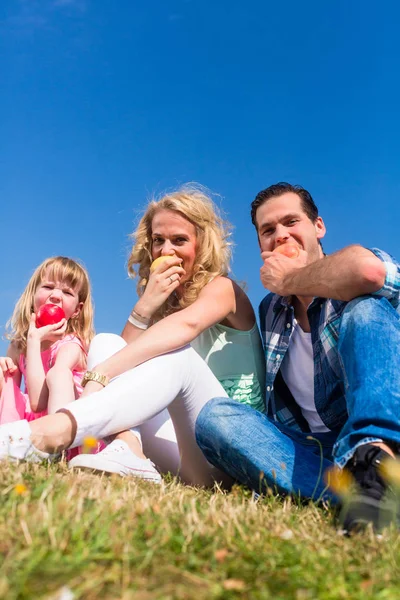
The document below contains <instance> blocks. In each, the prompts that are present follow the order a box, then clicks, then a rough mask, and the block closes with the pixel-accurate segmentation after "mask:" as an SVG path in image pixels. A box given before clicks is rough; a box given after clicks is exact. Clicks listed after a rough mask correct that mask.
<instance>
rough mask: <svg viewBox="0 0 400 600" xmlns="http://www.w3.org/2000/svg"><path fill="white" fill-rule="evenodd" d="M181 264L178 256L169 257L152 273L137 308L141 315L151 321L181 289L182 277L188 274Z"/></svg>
mask: <svg viewBox="0 0 400 600" xmlns="http://www.w3.org/2000/svg"><path fill="white" fill-rule="evenodd" d="M181 263H182V259H181V258H179V257H178V256H176V255H174V256H168V260H165V261H163V262H162V263H161V264H159V265H158V266H157V267H156V268H155V269H154V271H153V272H152V273H150V276H149V280H148V282H147V285H146V289H145V291H144V294H143V296H142V297H141V298H140V299H139V300H138V302H137V304H136V306H135V309H137V312H138V313H139V314H140V315H142V316H143V317H147V318H149V319H151V317H152V316H153V315H154V313H155V312H156V311H157V310H158V309H159V308H160V307H161V306H162V305H163V304H164V302H165V301H166V300H167V298H168V297H169V296H170V295H171V294H172V292H174V291H175V290H176V288H178V287H179V285H180V282H181V279H182V276H183V275H185V273H186V271H185V269H183V267H181V266H180V265H181Z"/></svg>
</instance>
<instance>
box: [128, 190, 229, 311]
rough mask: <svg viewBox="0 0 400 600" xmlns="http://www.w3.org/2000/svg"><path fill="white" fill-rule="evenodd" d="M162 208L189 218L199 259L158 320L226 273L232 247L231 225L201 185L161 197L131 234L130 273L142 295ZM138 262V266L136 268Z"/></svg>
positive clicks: (152, 203) (149, 208)
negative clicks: (155, 225) (155, 224)
mask: <svg viewBox="0 0 400 600" xmlns="http://www.w3.org/2000/svg"><path fill="white" fill-rule="evenodd" d="M159 210H172V211H174V212H177V213H179V214H180V215H181V216H182V217H184V218H185V219H187V220H188V221H190V223H192V224H193V225H194V227H195V230H196V259H195V264H194V267H193V274H192V277H191V279H190V280H189V281H187V282H186V283H185V285H184V291H183V294H182V295H181V296H180V297H179V298H178V297H177V296H176V295H175V294H171V296H170V297H169V298H168V300H167V301H166V302H165V303H164V305H163V306H162V307H161V308H160V310H159V311H157V313H156V315H154V316H153V320H158V319H160V318H163V317H165V316H166V315H168V314H170V313H172V312H175V311H177V310H180V309H181V308H185V307H186V306H189V305H190V304H192V303H193V302H194V301H195V300H196V299H197V297H198V295H199V293H200V291H201V290H202V289H203V287H204V286H205V285H207V283H209V282H210V281H211V280H212V279H213V278H214V277H218V276H219V275H224V276H226V275H227V274H228V271H229V263H230V260H231V255H232V250H231V246H232V244H231V242H229V236H230V234H231V229H232V226H231V225H230V224H229V223H228V222H227V221H225V220H224V219H223V218H222V216H221V214H220V211H219V210H218V208H217V206H216V205H215V204H214V202H213V201H212V200H211V198H210V197H209V195H207V193H206V191H205V190H204V189H203V188H202V187H200V186H194V185H189V184H187V185H185V186H183V187H182V188H180V189H179V190H177V191H175V192H171V193H169V194H166V195H165V196H163V197H162V198H160V199H159V200H152V201H150V202H149V204H148V206H147V208H146V210H145V213H144V215H143V217H142V218H141V220H140V222H139V225H138V227H137V229H136V231H134V232H133V233H132V236H131V237H132V238H133V242H134V244H133V248H132V251H131V254H130V256H129V260H128V273H129V276H130V277H132V278H134V277H136V276H139V281H138V285H137V293H138V295H139V296H141V295H142V294H143V292H144V290H145V288H146V284H147V280H148V278H149V273H150V265H151V263H152V260H153V259H152V254H151V250H152V221H153V218H154V215H155V214H156V212H157V211H159ZM135 265H139V266H138V268H137V269H135V268H134V267H135Z"/></svg>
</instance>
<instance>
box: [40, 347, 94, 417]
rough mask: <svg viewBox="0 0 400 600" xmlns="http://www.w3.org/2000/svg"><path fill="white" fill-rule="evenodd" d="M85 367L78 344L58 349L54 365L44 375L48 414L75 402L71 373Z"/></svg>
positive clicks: (82, 354) (84, 360) (83, 357)
mask: <svg viewBox="0 0 400 600" xmlns="http://www.w3.org/2000/svg"><path fill="white" fill-rule="evenodd" d="M85 367H86V359H85V356H84V353H83V350H82V349H81V348H80V346H79V345H78V344H76V343H74V342H71V343H66V344H65V345H63V346H62V347H61V348H60V349H59V351H58V352H57V355H56V358H55V362H54V365H53V366H52V368H51V369H50V370H49V371H48V373H47V375H46V383H47V387H48V390H49V396H48V403H47V411H48V413H49V414H52V413H55V412H57V410H58V409H59V408H62V407H63V406H65V405H67V404H69V403H70V402H73V401H74V400H76V398H77V394H76V388H75V384H74V380H73V375H72V371H73V370H74V369H78V368H79V369H80V370H83V369H84V368H85ZM60 400H61V402H60ZM42 410H43V409H42Z"/></svg>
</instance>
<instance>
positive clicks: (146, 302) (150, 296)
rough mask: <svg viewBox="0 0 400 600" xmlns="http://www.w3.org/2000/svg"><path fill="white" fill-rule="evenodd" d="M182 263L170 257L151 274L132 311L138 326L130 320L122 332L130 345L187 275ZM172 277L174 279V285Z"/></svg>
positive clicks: (177, 258)
mask: <svg viewBox="0 0 400 600" xmlns="http://www.w3.org/2000/svg"><path fill="white" fill-rule="evenodd" d="M181 262H182V259H181V258H179V257H178V256H176V255H174V256H168V257H166V260H165V261H164V262H162V263H161V264H159V265H158V266H157V267H156V268H155V269H154V271H153V272H152V273H150V276H149V280H148V282H147V285H146V289H145V290H144V293H143V295H142V296H141V297H140V298H139V300H138V301H137V302H136V304H135V307H134V308H133V311H132V314H133V316H134V322H136V323H137V325H134V324H133V323H131V322H130V321H129V320H128V321H127V322H126V324H125V327H124V330H123V332H122V337H123V338H124V340H125V341H126V342H127V343H128V344H130V343H131V342H133V341H135V340H137V339H138V338H139V337H140V336H141V335H142V334H143V331H145V330H146V326H145V327H143V328H140V321H141V320H143V322H144V323H147V324H148V323H150V321H151V319H152V317H153V315H154V314H155V313H156V312H157V310H158V309H159V308H161V306H162V305H163V304H164V302H165V301H166V300H167V298H168V297H169V296H170V295H171V294H172V292H174V291H175V290H176V288H178V287H179V284H180V280H181V277H182V275H184V274H185V270H184V269H183V268H182V267H181V266H180V265H181ZM176 275H177V276H178V277H176ZM171 277H173V279H174V281H173V282H172V283H171ZM135 313H136V316H135ZM85 395H86V394H85Z"/></svg>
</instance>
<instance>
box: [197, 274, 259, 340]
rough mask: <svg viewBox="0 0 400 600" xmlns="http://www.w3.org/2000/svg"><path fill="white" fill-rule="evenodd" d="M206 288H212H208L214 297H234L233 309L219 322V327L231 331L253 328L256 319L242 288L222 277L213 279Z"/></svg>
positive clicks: (228, 278) (231, 280)
mask: <svg viewBox="0 0 400 600" xmlns="http://www.w3.org/2000/svg"><path fill="white" fill-rule="evenodd" d="M207 286H212V288H211V287H210V291H213V293H215V295H218V296H220V295H221V294H223V293H226V294H232V295H233V297H234V307H235V308H234V310H233V311H232V312H231V314H230V315H227V317H226V318H225V319H224V320H223V321H221V325H225V326H227V327H232V329H239V330H241V331H247V330H250V329H251V328H252V327H253V326H254V324H255V322H256V318H255V314H254V310H253V306H252V304H251V302H250V300H249V298H248V296H247V294H246V292H245V291H244V289H243V287H242V286H240V285H239V284H238V283H237V282H236V281H234V280H233V279H231V278H230V277H224V276H222V275H221V276H219V277H215V278H214V279H213V280H212V281H211V282H210V283H208V284H207ZM207 286H206V287H207Z"/></svg>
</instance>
